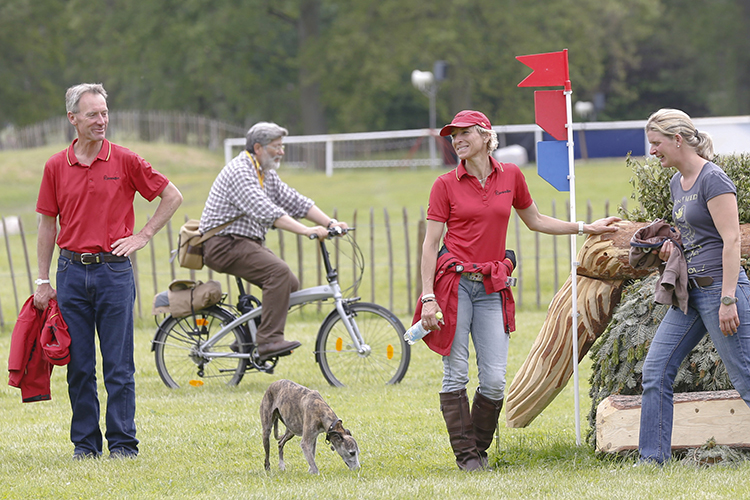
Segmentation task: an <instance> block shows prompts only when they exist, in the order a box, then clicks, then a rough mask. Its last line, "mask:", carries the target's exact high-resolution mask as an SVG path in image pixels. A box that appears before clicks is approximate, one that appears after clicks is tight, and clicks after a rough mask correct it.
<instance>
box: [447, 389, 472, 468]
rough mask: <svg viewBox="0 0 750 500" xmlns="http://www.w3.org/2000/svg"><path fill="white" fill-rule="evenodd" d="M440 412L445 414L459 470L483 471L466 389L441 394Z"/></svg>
mask: <svg viewBox="0 0 750 500" xmlns="http://www.w3.org/2000/svg"><path fill="white" fill-rule="evenodd" d="M440 411H441V412H443V418H444V419H445V425H446V427H447V428H448V436H449V438H450V442H451V448H453V454H454V455H455V456H456V464H457V465H458V468H459V469H461V470H466V471H473V470H481V469H482V464H481V462H480V460H479V453H478V452H477V445H476V442H475V441H474V429H473V426H472V424H471V413H470V411H469V398H468V396H467V395H466V389H461V390H460V391H453V392H441V393H440Z"/></svg>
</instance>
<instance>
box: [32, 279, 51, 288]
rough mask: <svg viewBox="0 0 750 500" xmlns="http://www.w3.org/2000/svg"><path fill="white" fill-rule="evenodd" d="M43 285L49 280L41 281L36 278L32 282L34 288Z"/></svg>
mask: <svg viewBox="0 0 750 500" xmlns="http://www.w3.org/2000/svg"><path fill="white" fill-rule="evenodd" d="M45 283H49V280H43V279H41V278H37V279H36V280H34V284H35V285H36V286H39V285H44V284H45Z"/></svg>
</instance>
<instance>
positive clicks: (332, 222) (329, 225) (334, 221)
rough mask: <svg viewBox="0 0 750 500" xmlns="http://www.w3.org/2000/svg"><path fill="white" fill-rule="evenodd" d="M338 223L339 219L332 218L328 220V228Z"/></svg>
mask: <svg viewBox="0 0 750 500" xmlns="http://www.w3.org/2000/svg"><path fill="white" fill-rule="evenodd" d="M338 223H339V221H337V220H336V219H331V220H330V221H329V222H328V228H329V229H330V227H331V226H333V225H334V224H338Z"/></svg>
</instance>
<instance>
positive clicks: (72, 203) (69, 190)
mask: <svg viewBox="0 0 750 500" xmlns="http://www.w3.org/2000/svg"><path fill="white" fill-rule="evenodd" d="M77 140H78V139H76V140H75V141H73V143H72V144H71V145H70V146H69V147H68V148H67V149H65V150H63V151H61V152H59V153H57V154H55V155H54V156H52V157H51V158H50V159H49V160H47V163H46V164H45V166H44V175H43V177H42V184H41V187H40V188H39V198H38V200H37V204H36V211H37V212H39V213H40V214H42V215H48V216H50V217H58V216H59V221H60V233H59V234H58V236H57V245H58V246H59V247H60V248H65V249H67V250H71V251H74V252H80V253H83V252H111V251H112V244H113V243H114V242H115V241H117V240H119V239H120V238H125V237H127V236H131V235H132V234H133V228H134V226H135V213H134V210H133V200H134V199H135V193H136V192H137V193H140V194H141V196H143V197H144V198H145V199H146V200H148V201H152V200H153V199H154V198H156V197H157V196H158V195H159V194H161V192H162V191H163V190H164V188H165V187H167V184H169V180H168V179H167V178H166V177H164V176H163V175H162V174H160V173H159V172H157V171H156V170H154V169H153V168H152V167H151V164H150V163H148V162H147V161H146V160H144V159H143V158H141V157H140V156H138V155H137V154H135V153H133V152H132V151H130V150H129V149H127V148H124V147H122V146H118V145H116V144H112V143H111V142H109V141H108V140H106V139H105V140H104V142H103V143H102V149H101V150H100V151H99V154H98V155H97V157H96V158H95V159H94V161H93V162H92V163H91V165H82V164H81V163H80V162H79V161H78V159H77V158H76V156H75V152H74V150H73V145H74V144H75V143H76V141H77Z"/></svg>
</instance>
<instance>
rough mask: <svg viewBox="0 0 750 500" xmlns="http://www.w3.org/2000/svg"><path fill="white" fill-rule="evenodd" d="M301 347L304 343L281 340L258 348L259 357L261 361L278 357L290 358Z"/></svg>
mask: <svg viewBox="0 0 750 500" xmlns="http://www.w3.org/2000/svg"><path fill="white" fill-rule="evenodd" d="M301 345H302V343H300V342H297V341H296V340H279V341H276V342H271V343H270V344H261V345H259V346H258V356H259V357H260V360H261V361H263V360H266V359H268V358H273V357H276V356H288V355H290V354H291V353H292V351H293V350H294V349H296V348H298V347H299V346H301Z"/></svg>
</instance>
